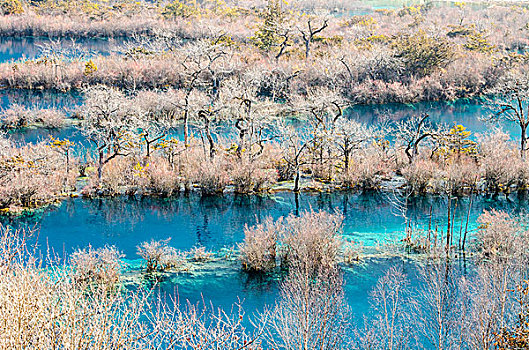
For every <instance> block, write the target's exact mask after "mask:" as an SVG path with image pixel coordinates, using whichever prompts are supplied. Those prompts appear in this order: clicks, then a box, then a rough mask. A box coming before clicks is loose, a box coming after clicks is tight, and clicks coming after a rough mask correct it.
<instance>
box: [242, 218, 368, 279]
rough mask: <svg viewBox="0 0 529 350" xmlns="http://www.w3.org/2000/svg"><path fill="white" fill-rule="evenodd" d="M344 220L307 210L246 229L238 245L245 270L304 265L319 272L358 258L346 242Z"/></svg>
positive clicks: (252, 270) (269, 269)
mask: <svg viewBox="0 0 529 350" xmlns="http://www.w3.org/2000/svg"><path fill="white" fill-rule="evenodd" d="M342 221H343V218H342V217H341V216H340V215H339V214H329V213H326V212H314V211H306V212H303V213H301V214H300V216H294V215H290V216H288V217H287V218H285V219H283V218H280V219H278V220H277V221H273V220H272V218H267V219H266V220H264V221H263V222H262V223H259V224H257V225H256V226H253V227H246V228H245V230H244V242H243V243H241V244H240V245H239V250H240V253H241V260H242V266H243V269H244V270H246V271H249V272H269V271H274V270H275V269H276V267H277V266H282V267H292V266H297V267H299V266H300V265H302V266H303V268H304V269H309V270H317V269H319V268H320V267H322V266H323V267H328V268H333V267H336V266H337V264H338V263H339V262H340V261H342V262H343V261H346V262H349V261H352V260H354V259H357V258H358V251H352V250H350V249H347V247H349V245H350V243H349V242H347V241H345V240H344V239H343V236H342ZM346 246H347V247H346ZM346 254H347V256H346Z"/></svg>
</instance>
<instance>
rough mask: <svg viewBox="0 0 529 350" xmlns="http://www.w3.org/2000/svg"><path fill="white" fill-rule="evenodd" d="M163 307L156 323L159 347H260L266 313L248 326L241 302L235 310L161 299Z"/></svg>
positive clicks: (265, 323) (265, 322)
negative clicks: (249, 327)
mask: <svg viewBox="0 0 529 350" xmlns="http://www.w3.org/2000/svg"><path fill="white" fill-rule="evenodd" d="M160 303H161V305H162V310H161V312H160V314H161V315H160V316H159V317H157V321H156V324H155V327H156V329H157V330H158V334H157V342H156V343H155V344H157V345H158V346H159V347H160V348H163V349H167V348H177V349H260V348H261V346H262V340H263V339H262V338H263V337H262V335H263V332H264V328H265V326H266V325H267V317H266V316H264V317H263V320H262V322H258V323H253V322H252V323H253V324H254V325H255V327H253V330H249V329H247V327H246V326H245V324H244V322H245V321H246V320H247V317H246V315H245V313H244V310H243V308H242V306H241V305H240V304H238V305H235V306H234V308H235V311H234V312H233V313H227V312H226V311H224V310H222V309H220V308H215V307H213V306H212V305H211V306H207V305H205V304H204V305H193V304H190V303H189V302H188V303H187V304H186V305H185V306H184V307H181V306H180V305H175V306H173V307H168V306H167V305H168V302H167V301H165V300H162V301H160Z"/></svg>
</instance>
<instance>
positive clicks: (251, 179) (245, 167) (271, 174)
mask: <svg viewBox="0 0 529 350" xmlns="http://www.w3.org/2000/svg"><path fill="white" fill-rule="evenodd" d="M230 177H231V181H232V182H233V184H234V186H235V191H236V192H237V193H253V192H259V191H261V190H262V189H266V188H268V187H269V186H270V185H271V184H273V183H275V182H276V181H277V171H276V170H275V169H273V167H272V166H271V165H270V164H266V162H264V161H263V160H258V161H253V162H252V161H249V160H248V159H247V158H246V157H243V159H235V160H232V162H231V169H230Z"/></svg>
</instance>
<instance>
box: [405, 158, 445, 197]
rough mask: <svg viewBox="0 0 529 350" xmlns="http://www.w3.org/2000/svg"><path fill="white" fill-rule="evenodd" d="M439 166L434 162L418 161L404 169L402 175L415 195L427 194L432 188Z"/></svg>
mask: <svg viewBox="0 0 529 350" xmlns="http://www.w3.org/2000/svg"><path fill="white" fill-rule="evenodd" d="M437 170H438V165H437V163H435V162H434V161H432V160H427V159H418V160H416V161H414V162H413V163H412V164H410V165H408V166H406V167H405V168H404V169H402V175H403V176H404V177H405V178H406V180H407V181H408V186H409V187H410V189H411V191H412V192H414V193H425V192H427V191H428V189H429V186H431V181H432V179H433V177H434V176H435V175H434V174H435V173H436V171H437Z"/></svg>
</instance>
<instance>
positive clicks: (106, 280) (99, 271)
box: [70, 246, 124, 288]
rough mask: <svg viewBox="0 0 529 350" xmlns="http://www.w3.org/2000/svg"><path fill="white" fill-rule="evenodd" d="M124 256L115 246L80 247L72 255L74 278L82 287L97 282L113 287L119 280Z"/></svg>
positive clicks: (97, 283) (71, 263)
mask: <svg viewBox="0 0 529 350" xmlns="http://www.w3.org/2000/svg"><path fill="white" fill-rule="evenodd" d="M123 257H124V255H123V254H121V253H120V252H119V251H118V250H117V248H116V247H114V246H109V247H103V248H98V249H94V248H92V246H88V248H84V249H79V250H77V251H76V252H74V253H72V255H71V256H70V265H71V266H72V269H73V280H74V281H75V283H77V284H78V285H79V286H81V287H83V286H88V285H92V284H96V285H100V286H103V287H105V288H112V287H114V286H115V285H116V284H117V283H118V282H119V276H120V274H121V268H122V262H121V260H120V259H121V258H123Z"/></svg>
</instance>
